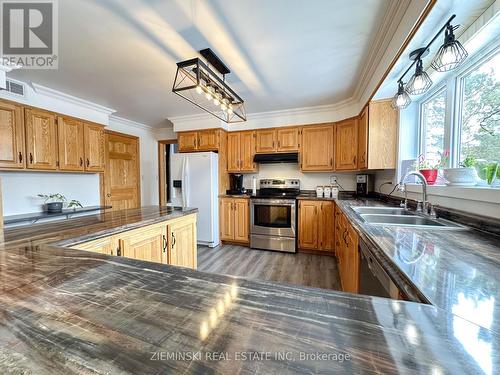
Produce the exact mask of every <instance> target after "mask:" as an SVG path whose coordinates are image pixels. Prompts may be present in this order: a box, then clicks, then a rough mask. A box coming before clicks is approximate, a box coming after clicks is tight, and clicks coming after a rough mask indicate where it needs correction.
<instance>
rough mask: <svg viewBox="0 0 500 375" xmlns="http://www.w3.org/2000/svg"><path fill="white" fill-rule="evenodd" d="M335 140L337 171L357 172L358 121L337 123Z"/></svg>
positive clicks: (350, 120)
mask: <svg viewBox="0 0 500 375" xmlns="http://www.w3.org/2000/svg"><path fill="white" fill-rule="evenodd" d="M335 139H336V143H335V150H336V152H335V169H337V170H339V171H346V170H355V169H356V168H357V166H358V164H357V153H358V122H357V120H356V119H349V120H345V121H341V122H339V123H337V124H336V135H335Z"/></svg>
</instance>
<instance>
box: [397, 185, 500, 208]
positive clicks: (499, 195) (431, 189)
mask: <svg viewBox="0 0 500 375" xmlns="http://www.w3.org/2000/svg"><path fill="white" fill-rule="evenodd" d="M406 189H407V191H408V192H409V193H421V192H422V185H421V184H406ZM427 194H429V195H435V196H441V197H446V198H456V199H464V200H473V201H481V202H489V203H497V204H500V189H499V188H492V187H490V186H446V185H428V186H427Z"/></svg>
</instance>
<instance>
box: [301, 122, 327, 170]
mask: <svg viewBox="0 0 500 375" xmlns="http://www.w3.org/2000/svg"><path fill="white" fill-rule="evenodd" d="M301 138H302V139H301V142H300V147H301V150H300V169H301V170H302V171H303V172H322V171H332V170H333V124H328V125H315V126H305V127H303V128H302V136H301Z"/></svg>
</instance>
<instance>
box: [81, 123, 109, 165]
mask: <svg viewBox="0 0 500 375" xmlns="http://www.w3.org/2000/svg"><path fill="white" fill-rule="evenodd" d="M105 142H106V140H105V136H104V127H103V126H101V125H94V124H88V123H85V124H84V144H85V170H86V171H89V172H103V171H104V166H105V156H104V155H105V151H104V147H105V146H104V145H105Z"/></svg>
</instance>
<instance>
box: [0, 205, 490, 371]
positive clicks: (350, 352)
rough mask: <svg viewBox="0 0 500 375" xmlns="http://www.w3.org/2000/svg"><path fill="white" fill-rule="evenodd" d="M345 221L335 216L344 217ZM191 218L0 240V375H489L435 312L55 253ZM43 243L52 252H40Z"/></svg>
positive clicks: (484, 361) (9, 235) (95, 224)
mask: <svg viewBox="0 0 500 375" xmlns="http://www.w3.org/2000/svg"><path fill="white" fill-rule="evenodd" d="M345 208H347V206H345ZM193 212H196V210H193V209H181V210H178V211H172V210H167V209H166V208H158V207H147V208H143V209H138V210H124V211H118V212H109V213H103V214H101V215H100V219H99V220H97V221H92V220H91V218H89V217H83V218H75V219H69V220H67V221H64V223H57V224H54V223H47V224H39V225H35V226H31V227H29V228H12V229H7V230H5V231H4V237H5V239H4V241H3V242H0V288H1V293H0V371H1V372H2V373H34V374H51V375H52V374H68V373H80V374H83V373H85V374H87V373H107V374H118V373H119V374H128V373H130V374H133V373H142V374H158V373H174V372H175V373H266V374H272V373H300V374H306V373H340V372H342V373H364V374H366V373H373V374H380V373H383V374H390V373H404V374H430V373H433V374H448V373H449V374H457V373H470V374H478V373H485V374H493V373H497V372H498V371H499V368H500V356H499V352H498V350H499V347H500V345H498V344H499V343H500V337H499V334H498V332H496V331H495V330H493V329H490V330H488V329H485V328H483V327H481V326H479V325H477V324H474V323H472V322H470V321H469V320H467V319H462V318H461V317H459V316H457V315H453V314H452V313H450V312H449V311H446V310H445V309H441V308H439V307H436V306H431V305H424V304H419V303H413V302H404V301H395V300H390V299H384V298H377V297H368V296H360V295H353V294H348V293H342V292H335V291H327V290H322V289H314V288H307V287H299V286H289V285H283V284H274V283H267V282H257V281H249V280H245V279H242V278H237V277H229V276H223V275H216V274H208V273H203V272H199V271H195V270H190V269H183V268H177V267H172V266H168V265H163V264H156V263H148V262H142V261H137V260H133V259H127V258H123V257H113V256H107V255H103V254H97V253H92V252H85V251H79V250H73V249H69V248H66V247H62V246H61V245H62V244H70V243H72V242H74V241H75V240H74V238H75V237H77V238H80V239H81V238H87V239H91V238H93V237H94V238H95V237H96V236H102V235H103V234H104V233H106V232H107V233H108V234H110V233H115V232H116V231H123V230H126V229H127V228H132V227H138V226H141V225H147V224H151V223H154V222H158V221H162V220H168V219H170V218H173V217H178V216H179V215H186V214H189V213H193ZM54 243H56V244H57V245H56V244H54Z"/></svg>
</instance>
